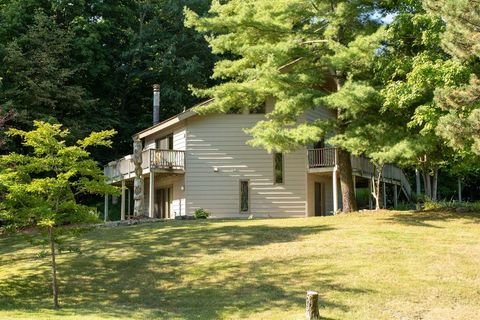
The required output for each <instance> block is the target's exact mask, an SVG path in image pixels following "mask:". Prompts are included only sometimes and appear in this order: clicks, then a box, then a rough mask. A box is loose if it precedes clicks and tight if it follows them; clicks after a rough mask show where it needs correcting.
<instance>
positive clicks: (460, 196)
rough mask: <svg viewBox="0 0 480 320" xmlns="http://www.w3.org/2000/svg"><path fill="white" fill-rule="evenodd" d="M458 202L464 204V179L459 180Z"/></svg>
mask: <svg viewBox="0 0 480 320" xmlns="http://www.w3.org/2000/svg"><path fill="white" fill-rule="evenodd" d="M458 201H459V202H462V179H461V178H458Z"/></svg>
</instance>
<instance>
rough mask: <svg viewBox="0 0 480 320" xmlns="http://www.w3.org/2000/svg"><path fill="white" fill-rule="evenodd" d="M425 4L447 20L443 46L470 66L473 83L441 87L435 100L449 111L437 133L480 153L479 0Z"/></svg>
mask: <svg viewBox="0 0 480 320" xmlns="http://www.w3.org/2000/svg"><path fill="white" fill-rule="evenodd" d="M424 4H425V7H426V8H427V9H428V10H429V11H430V12H431V13H432V14H436V15H439V16H440V17H441V18H442V19H443V20H444V21H445V23H446V30H445V32H444V33H443V35H442V46H443V48H444V50H445V51H446V52H448V53H449V54H451V55H452V56H453V58H454V59H458V60H460V61H462V62H463V63H464V64H465V65H467V66H469V67H471V71H472V75H471V80H470V83H469V84H467V85H463V86H447V87H444V88H439V89H438V90H437V92H436V94H435V96H436V97H435V100H436V103H437V104H438V105H439V106H440V107H441V108H442V109H443V110H444V111H445V112H446V114H444V115H443V116H442V117H441V118H440V119H439V122H438V126H437V133H438V135H439V136H441V137H442V138H444V139H445V140H446V141H447V142H448V143H449V145H450V146H451V147H452V148H453V149H455V150H457V151H464V152H467V153H473V154H475V155H476V156H479V155H480V139H479V136H480V82H479V80H478V76H479V75H480V71H479V62H480V60H479V58H480V45H479V39H480V3H479V2H478V1H466V0H456V1H453V0H435V1H433V0H425V1H424Z"/></svg>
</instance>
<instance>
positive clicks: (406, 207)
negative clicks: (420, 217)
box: [393, 202, 415, 211]
mask: <svg viewBox="0 0 480 320" xmlns="http://www.w3.org/2000/svg"><path fill="white" fill-rule="evenodd" d="M414 209H415V205H414V204H412V203H410V202H399V203H398V204H397V205H396V206H395V207H394V208H393V210H396V211H410V210H414Z"/></svg>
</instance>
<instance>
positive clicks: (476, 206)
mask: <svg viewBox="0 0 480 320" xmlns="http://www.w3.org/2000/svg"><path fill="white" fill-rule="evenodd" d="M423 208H424V210H443V211H456V212H475V213H478V212H479V211H480V202H459V201H426V202H425V203H424V205H423Z"/></svg>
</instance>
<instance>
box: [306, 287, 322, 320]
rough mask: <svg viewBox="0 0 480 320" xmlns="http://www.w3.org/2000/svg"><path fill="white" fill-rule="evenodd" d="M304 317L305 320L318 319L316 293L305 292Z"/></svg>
mask: <svg viewBox="0 0 480 320" xmlns="http://www.w3.org/2000/svg"><path fill="white" fill-rule="evenodd" d="M306 316H307V320H319V319H320V313H319V311H318V292H316V291H307V302H306Z"/></svg>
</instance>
